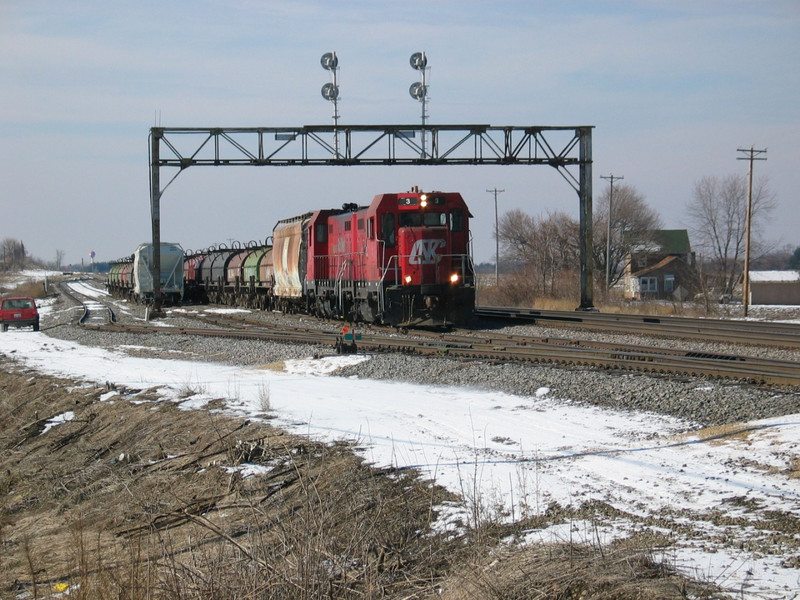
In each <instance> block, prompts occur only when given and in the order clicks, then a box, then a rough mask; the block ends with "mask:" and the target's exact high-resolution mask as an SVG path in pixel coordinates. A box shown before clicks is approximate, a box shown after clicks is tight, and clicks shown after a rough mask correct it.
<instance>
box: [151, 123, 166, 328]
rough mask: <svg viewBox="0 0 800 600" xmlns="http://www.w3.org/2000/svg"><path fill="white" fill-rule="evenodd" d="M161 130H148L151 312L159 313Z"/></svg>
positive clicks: (156, 128)
mask: <svg viewBox="0 0 800 600" xmlns="http://www.w3.org/2000/svg"><path fill="white" fill-rule="evenodd" d="M162 133H163V132H162V130H161V129H160V128H158V127H153V128H152V129H151V130H150V218H151V219H152V225H153V271H152V275H153V310H152V313H151V314H158V313H160V312H161V180H160V178H159V146H160V144H161V136H162Z"/></svg>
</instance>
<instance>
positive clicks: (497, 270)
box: [486, 188, 505, 287]
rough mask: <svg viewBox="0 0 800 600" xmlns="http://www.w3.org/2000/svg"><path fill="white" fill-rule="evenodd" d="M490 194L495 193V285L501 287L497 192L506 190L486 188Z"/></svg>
mask: <svg viewBox="0 0 800 600" xmlns="http://www.w3.org/2000/svg"><path fill="white" fill-rule="evenodd" d="M486 191H487V192H488V193H489V194H494V285H495V287H500V229H499V225H498V220H497V194H502V193H503V192H505V190H498V189H497V188H494V189H492V190H486Z"/></svg>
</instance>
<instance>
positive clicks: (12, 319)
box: [0, 298, 39, 331]
mask: <svg viewBox="0 0 800 600" xmlns="http://www.w3.org/2000/svg"><path fill="white" fill-rule="evenodd" d="M0 325H2V329H3V331H8V328H9V327H27V326H29V325H30V326H32V327H33V330H34V331H39V311H38V310H36V301H35V300H34V299H33V298H2V299H0Z"/></svg>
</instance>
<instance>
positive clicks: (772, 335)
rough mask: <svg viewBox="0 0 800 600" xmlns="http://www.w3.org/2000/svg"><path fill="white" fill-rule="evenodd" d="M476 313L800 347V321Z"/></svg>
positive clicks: (512, 311) (540, 322) (506, 311)
mask: <svg viewBox="0 0 800 600" xmlns="http://www.w3.org/2000/svg"><path fill="white" fill-rule="evenodd" d="M475 314H476V315H477V316H478V317H479V318H480V319H484V320H503V321H514V322H517V323H523V322H527V323H532V324H536V325H543V326H550V327H572V328H580V329H589V330H598V331H609V332H616V333H619V332H620V331H622V332H623V333H626V334H627V333H637V334H644V335H653V336H660V337H677V338H684V339H693V340H705V341H718V342H723V343H729V344H746V345H751V346H767V347H777V348H800V324H797V323H781V322H776V321H735V320H727V319H697V318H690V317H673V316H663V317H662V316H648V315H632V314H611V313H594V312H580V311H572V312H571V311H553V310H537V309H520V308H501V307H479V308H477V309H476V311H475Z"/></svg>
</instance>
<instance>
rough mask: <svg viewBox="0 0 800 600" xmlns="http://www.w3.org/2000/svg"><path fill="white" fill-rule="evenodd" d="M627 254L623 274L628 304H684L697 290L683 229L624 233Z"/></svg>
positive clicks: (692, 253) (696, 281) (692, 263)
mask: <svg viewBox="0 0 800 600" xmlns="http://www.w3.org/2000/svg"><path fill="white" fill-rule="evenodd" d="M623 239H624V240H625V241H626V243H628V244H629V245H630V248H631V251H630V253H629V255H628V259H627V261H626V264H625V271H624V274H623V278H622V280H623V284H624V297H625V298H626V299H628V300H685V299H686V298H689V297H692V296H694V294H695V293H697V290H698V289H699V284H698V277H697V270H696V268H695V255H694V252H692V247H691V245H690V244H689V233H688V232H687V231H686V230H685V229H658V230H655V231H649V232H625V236H624V238H623Z"/></svg>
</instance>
